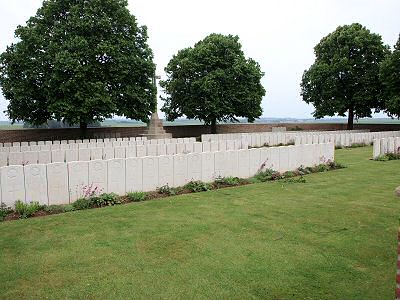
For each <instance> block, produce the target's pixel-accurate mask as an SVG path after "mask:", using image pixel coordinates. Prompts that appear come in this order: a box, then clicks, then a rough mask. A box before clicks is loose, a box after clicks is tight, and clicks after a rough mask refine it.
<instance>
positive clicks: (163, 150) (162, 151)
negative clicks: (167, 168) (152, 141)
mask: <svg viewBox="0 0 400 300" xmlns="http://www.w3.org/2000/svg"><path fill="white" fill-rule="evenodd" d="M157 155H167V145H166V144H158V145H157ZM171 173H172V172H171Z"/></svg>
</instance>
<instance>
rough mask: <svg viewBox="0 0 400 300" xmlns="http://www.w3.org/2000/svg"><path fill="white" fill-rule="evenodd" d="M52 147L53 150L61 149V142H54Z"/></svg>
mask: <svg viewBox="0 0 400 300" xmlns="http://www.w3.org/2000/svg"><path fill="white" fill-rule="evenodd" d="M50 149H51V150H52V151H53V150H61V144H54V145H51V146H50Z"/></svg>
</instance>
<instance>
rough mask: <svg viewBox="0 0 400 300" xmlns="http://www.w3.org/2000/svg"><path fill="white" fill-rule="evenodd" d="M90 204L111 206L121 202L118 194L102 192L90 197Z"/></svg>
mask: <svg viewBox="0 0 400 300" xmlns="http://www.w3.org/2000/svg"><path fill="white" fill-rule="evenodd" d="M90 201H91V203H92V205H94V206H97V207H104V206H113V205H117V204H121V200H120V198H119V196H118V195H117V194H115V193H109V194H107V193H104V194H101V195H100V196H97V197H92V198H90Z"/></svg>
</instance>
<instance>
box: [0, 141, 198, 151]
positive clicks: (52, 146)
mask: <svg viewBox="0 0 400 300" xmlns="http://www.w3.org/2000/svg"><path fill="white" fill-rule="evenodd" d="M132 139H134V138H132ZM73 141H75V140H73ZM86 141H87V142H85V143H83V142H82V141H81V140H79V141H77V142H74V143H60V141H54V143H52V142H51V141H49V142H46V143H44V142H43V143H41V144H40V145H37V144H31V145H29V144H28V142H22V143H19V142H17V143H12V144H11V146H9V145H7V146H3V147H0V152H26V151H48V150H49V151H52V150H74V149H86V148H105V147H128V146H136V145H161V144H183V143H194V142H196V138H178V139H157V140H136V141H135V140H132V141H128V140H121V141H104V140H103V139H101V140H97V141H96V140H86ZM61 142H64V141H61ZM65 142H67V141H65ZM9 144H10V143H9Z"/></svg>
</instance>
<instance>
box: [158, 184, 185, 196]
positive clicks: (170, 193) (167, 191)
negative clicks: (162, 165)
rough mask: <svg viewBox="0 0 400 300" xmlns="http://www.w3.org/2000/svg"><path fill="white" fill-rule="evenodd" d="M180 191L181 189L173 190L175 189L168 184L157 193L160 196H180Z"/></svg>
mask: <svg viewBox="0 0 400 300" xmlns="http://www.w3.org/2000/svg"><path fill="white" fill-rule="evenodd" d="M180 190H181V189H180V188H173V187H170V186H169V185H168V184H166V185H163V186H161V187H159V188H157V192H158V193H159V194H163V195H168V196H174V195H176V194H178V193H179V192H180Z"/></svg>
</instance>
